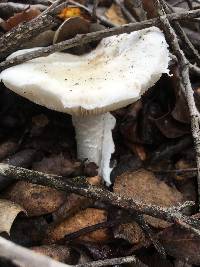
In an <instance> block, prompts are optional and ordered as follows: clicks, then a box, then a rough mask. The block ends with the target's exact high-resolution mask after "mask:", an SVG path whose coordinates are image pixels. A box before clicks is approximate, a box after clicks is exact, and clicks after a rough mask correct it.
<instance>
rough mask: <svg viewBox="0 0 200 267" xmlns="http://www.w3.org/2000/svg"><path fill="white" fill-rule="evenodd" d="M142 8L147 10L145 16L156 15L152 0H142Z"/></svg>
mask: <svg viewBox="0 0 200 267" xmlns="http://www.w3.org/2000/svg"><path fill="white" fill-rule="evenodd" d="M142 4H143V7H144V10H145V11H146V12H147V17H148V18H149V19H151V18H154V17H156V16H157V10H156V6H155V4H154V1H153V0H142Z"/></svg>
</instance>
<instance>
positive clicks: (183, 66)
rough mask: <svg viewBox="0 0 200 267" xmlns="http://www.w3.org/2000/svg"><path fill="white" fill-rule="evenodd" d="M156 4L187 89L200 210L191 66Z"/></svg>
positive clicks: (199, 133) (199, 147)
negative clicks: (190, 75)
mask: <svg viewBox="0 0 200 267" xmlns="http://www.w3.org/2000/svg"><path fill="white" fill-rule="evenodd" d="M156 2H157V5H158V7H159V10H160V11H159V12H160V22H161V24H162V26H163V30H164V31H165V33H166V36H167V37H168V40H169V43H170V45H171V47H172V48H173V51H174V54H175V55H176V57H177V59H178V62H179V66H180V79H181V82H182V85H183V87H184V89H185V90H183V92H184V94H185V97H186V100H187V103H188V107H189V111H190V116H191V130H192V135H193V138H194V143H195V149H196V161H197V183H198V200H199V208H200V128H199V122H200V116H199V112H198V110H197V107H196V104H195V100H194V91H193V89H192V86H191V82H190V77H189V64H190V63H189V61H188V60H187V59H186V57H185V55H184V53H183V51H182V50H181V48H180V46H179V43H178V38H177V36H176V33H175V32H174V30H173V28H172V27H171V25H170V23H169V20H168V18H167V15H166V14H165V11H164V10H163V8H162V5H161V4H160V1H159V0H156ZM163 14H164V15H163Z"/></svg>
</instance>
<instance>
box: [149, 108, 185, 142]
mask: <svg viewBox="0 0 200 267" xmlns="http://www.w3.org/2000/svg"><path fill="white" fill-rule="evenodd" d="M154 121H155V124H156V126H157V127H158V129H159V130H160V131H161V133H162V134H163V135H164V136H165V137H167V138H177V137H181V136H183V135H185V134H188V133H189V132H190V129H189V127H188V125H185V124H182V123H180V122H178V121H176V120H175V119H174V118H173V117H172V115H171V114H169V113H168V114H166V115H164V116H162V117H160V118H158V119H155V120H154Z"/></svg>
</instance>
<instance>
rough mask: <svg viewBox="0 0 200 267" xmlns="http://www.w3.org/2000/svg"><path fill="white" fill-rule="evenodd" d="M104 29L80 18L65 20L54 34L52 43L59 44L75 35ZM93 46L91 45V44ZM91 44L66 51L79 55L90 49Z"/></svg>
mask: <svg viewBox="0 0 200 267" xmlns="http://www.w3.org/2000/svg"><path fill="white" fill-rule="evenodd" d="M104 28H105V27H104V26H102V25H100V24H98V23H90V22H89V21H88V20H86V19H84V18H81V17H72V18H69V19H66V20H65V21H64V22H63V23H62V24H61V25H60V27H59V28H58V29H57V31H56V32H55V36H54V40H53V43H54V44H55V43H59V42H61V41H65V40H68V39H71V38H73V37H75V36H76V35H77V34H84V33H89V32H95V31H100V30H103V29H104ZM92 44H93V43H92ZM92 44H85V45H81V46H78V47H74V48H71V49H68V50H67V52H68V53H72V54H76V55H81V54H84V53H86V52H89V51H90V50H91V49H92Z"/></svg>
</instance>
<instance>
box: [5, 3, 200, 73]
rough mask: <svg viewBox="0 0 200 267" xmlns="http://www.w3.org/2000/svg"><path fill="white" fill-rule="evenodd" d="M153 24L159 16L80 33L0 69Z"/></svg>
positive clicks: (176, 15) (185, 15)
mask: <svg viewBox="0 0 200 267" xmlns="http://www.w3.org/2000/svg"><path fill="white" fill-rule="evenodd" d="M70 2H71V1H70ZM198 16H200V9H198V10H193V11H189V12H183V13H174V14H170V15H168V18H169V19H170V20H172V21H173V20H179V19H181V20H182V19H184V20H185V19H189V18H194V17H198ZM153 25H159V19H158V18H155V19H150V20H146V21H143V22H136V23H129V24H126V25H123V26H119V27H114V28H111V29H105V30H102V31H97V32H92V33H87V34H80V35H77V36H76V37H74V38H72V39H70V40H66V41H63V42H60V43H57V44H54V45H50V46H48V47H44V48H40V49H37V50H35V51H32V52H28V53H25V54H23V55H20V56H16V57H13V58H11V59H8V60H5V61H3V62H1V63H0V70H3V69H6V68H9V67H11V66H14V65H17V64H20V63H23V62H26V61H28V60H31V59H34V58H38V57H46V56H48V55H50V54H52V53H55V52H57V51H62V50H65V49H69V48H72V47H77V46H80V45H84V44H87V43H90V42H92V41H97V40H100V39H102V38H105V37H109V36H112V35H117V34H121V33H130V32H133V31H137V30H141V29H144V28H148V27H151V26H153Z"/></svg>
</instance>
